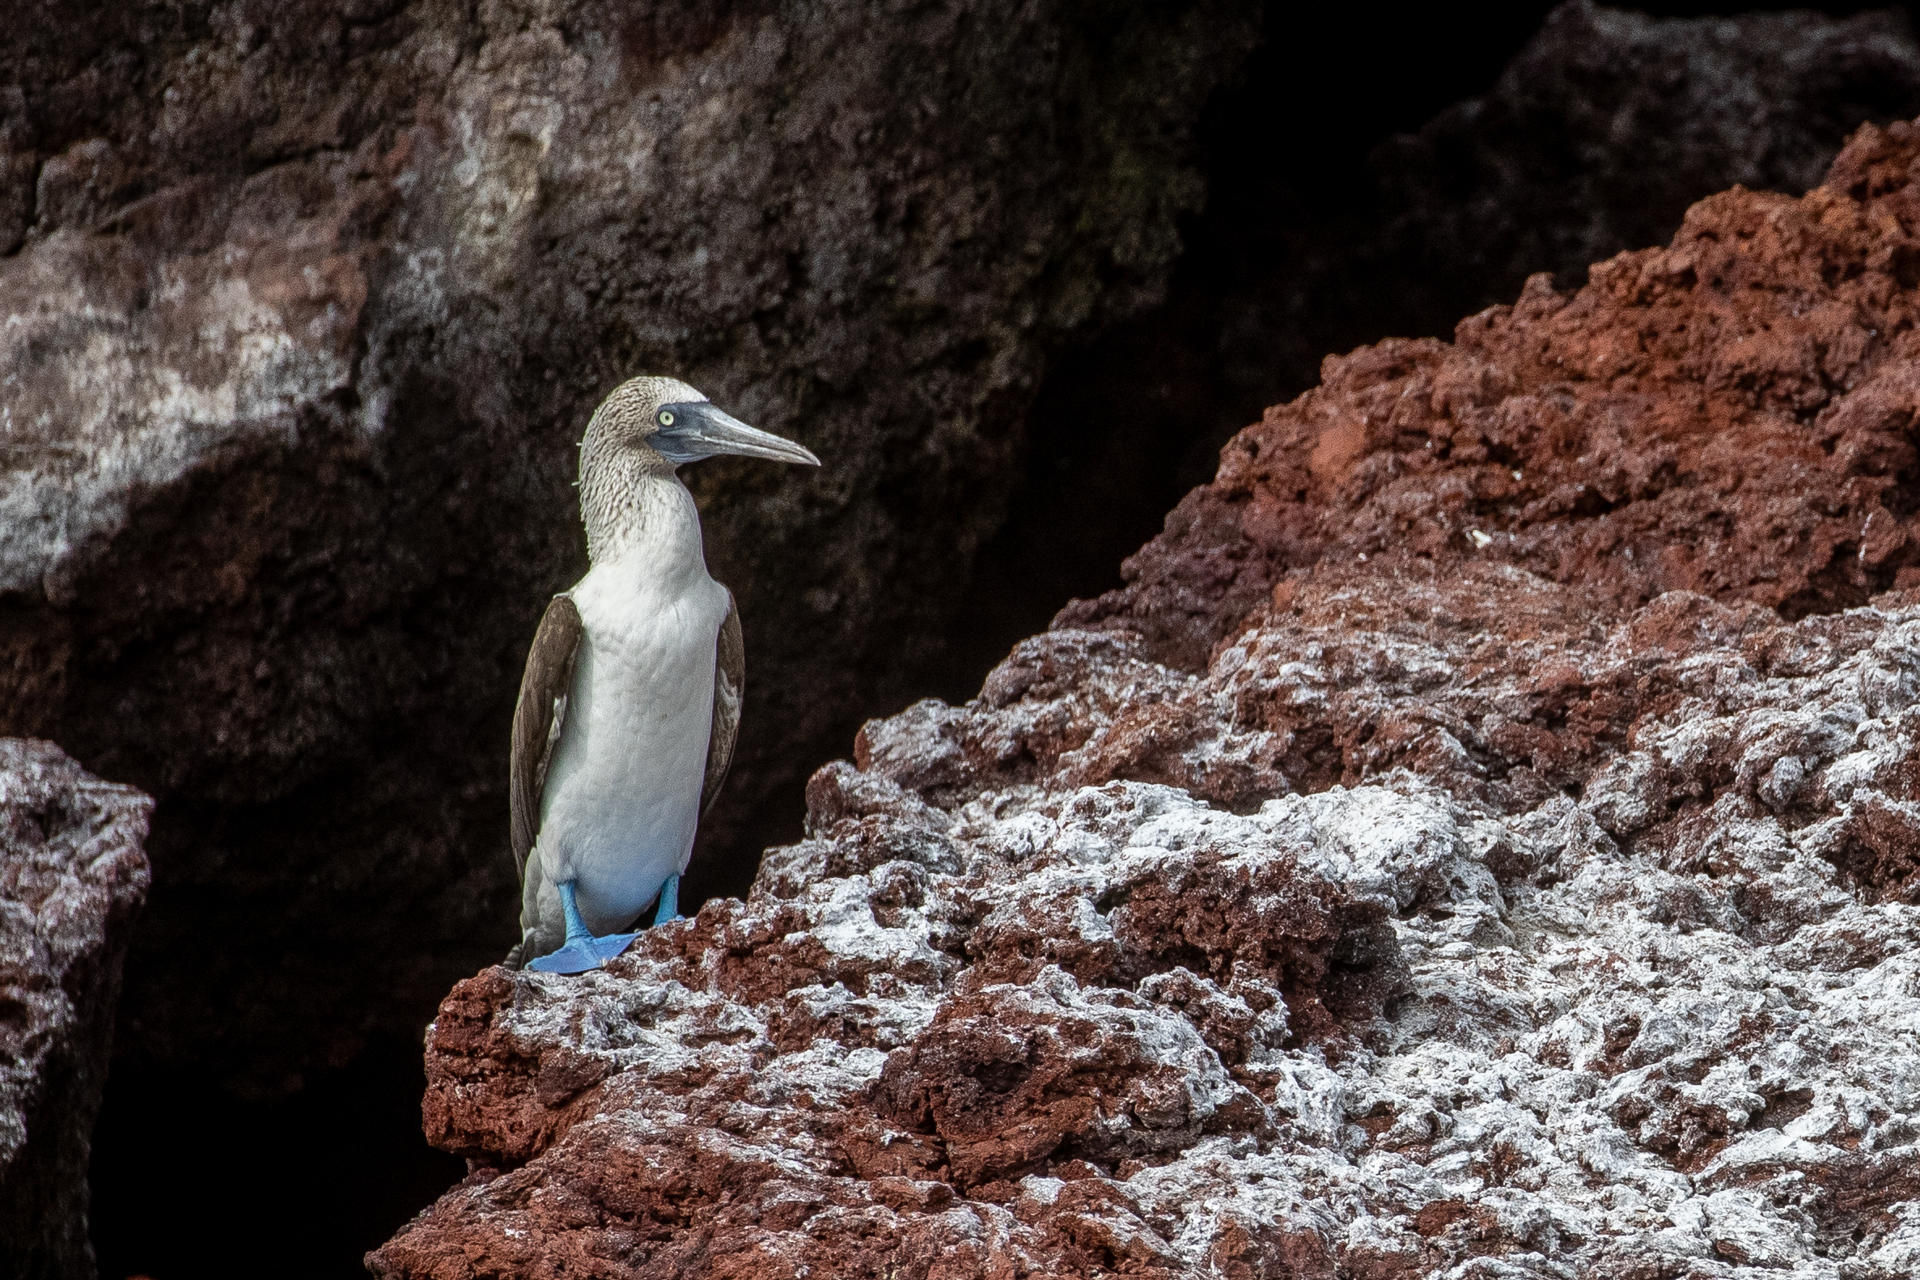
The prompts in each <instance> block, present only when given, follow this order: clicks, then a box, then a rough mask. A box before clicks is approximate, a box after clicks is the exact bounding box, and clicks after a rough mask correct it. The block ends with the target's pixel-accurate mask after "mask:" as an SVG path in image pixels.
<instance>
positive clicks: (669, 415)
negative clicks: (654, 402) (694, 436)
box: [660, 409, 673, 427]
mask: <svg viewBox="0 0 1920 1280" xmlns="http://www.w3.org/2000/svg"><path fill="white" fill-rule="evenodd" d="M660 425H661V426H663V427H670V426H672V425H673V410H671V409H662V410H661V411H660Z"/></svg>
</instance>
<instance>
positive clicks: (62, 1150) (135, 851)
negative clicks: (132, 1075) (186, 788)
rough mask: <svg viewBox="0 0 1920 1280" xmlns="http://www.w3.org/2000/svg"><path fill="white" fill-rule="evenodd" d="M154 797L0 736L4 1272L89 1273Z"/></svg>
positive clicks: (0, 1267) (31, 1279)
mask: <svg viewBox="0 0 1920 1280" xmlns="http://www.w3.org/2000/svg"><path fill="white" fill-rule="evenodd" d="M151 809H152V802H151V801H149V800H148V799H147V797H146V796H144V795H142V794H140V793H139V792H138V791H135V790H134V789H133V788H131V787H123V786H117V785H115V784H113V783H110V782H102V781H101V780H100V779H98V778H95V777H93V776H92V775H91V774H89V773H87V772H86V771H85V770H83V769H82V768H81V767H80V766H79V765H77V764H75V763H74V762H73V761H72V760H70V759H69V758H68V757H67V756H66V754H65V753H64V752H62V751H61V750H60V749H59V748H58V747H55V746H54V745H53V744H52V743H49V742H38V741H34V740H31V739H23V738H0V1275H6V1276H16V1277H20V1278H21V1280H56V1278H58V1280H67V1278H68V1277H71V1278H73V1280H91V1278H92V1276H93V1273H94V1272H93V1250H92V1248H91V1247H90V1246H89V1244H88V1243H87V1156H88V1152H89V1149H90V1143H91V1140H92V1133H93V1121H94V1117H95V1116H96V1115H97V1114H99V1111H100V1089H101V1086H102V1085H103V1084H104V1083H105V1082H106V1075H107V1051H108V1048H109V1045H110V1043H111V1041H112V1038H113V1009H114V1002H115V1000H116V998H117V997H118V996H119V993H120V967H121V962H122V961H123V960H124V959H125V958H126V953H127V937H128V933H129V930H130V928H131V926H132V923H133V917H134V914H135V913H136V912H137V911H138V910H139V909H140V906H141V904H142V903H143V902H144V901H145V900H146V896H147V857H146V854H145V853H144V852H143V851H142V849H141V842H142V841H143V840H145V839H146V835H147V815H148V813H149V812H150V810H151Z"/></svg>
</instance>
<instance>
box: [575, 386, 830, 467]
mask: <svg viewBox="0 0 1920 1280" xmlns="http://www.w3.org/2000/svg"><path fill="white" fill-rule="evenodd" d="M582 443H583V445H584V446H585V447H587V448H588V449H593V448H596V447H608V446H611V447H613V448H616V449H633V450H636V451H639V450H644V451H646V452H650V453H652V454H654V455H656V456H657V457H659V458H660V459H661V461H663V462H665V463H666V464H667V466H668V467H669V468H673V467H678V466H681V465H683V464H685V463H688V462H698V461H699V460H700V459H702V458H711V457H713V456H715V455H716V454H722V453H737V454H742V455H744V456H746V457H749V458H771V459H772V460H773V461H775V462H798V463H804V464H805V465H807V466H810V467H817V466H819V465H820V459H818V458H816V457H814V456H813V454H812V453H811V452H809V451H808V450H806V449H804V448H802V447H801V446H799V445H797V444H795V443H794V442H793V441H791V440H786V439H782V438H781V437H780V436H776V435H774V434H773V433H772V432H770V431H762V430H760V429H759V428H757V427H750V426H748V425H747V424H746V423H744V422H741V421H740V420H739V419H738V418H735V417H733V416H732V415H730V414H728V413H725V412H723V411H722V410H720V409H718V408H716V407H715V406H714V404H713V402H712V401H710V400H708V399H707V398H706V397H705V396H703V395H701V394H700V393H699V392H698V391H695V390H694V389H693V388H692V387H690V386H688V385H687V384H686V383H684V382H681V381H680V380H679V379H678V378H659V377H644V378H630V379H628V380H627V381H625V382H623V383H621V384H620V385H619V386H617V387H615V388H614V390H613V394H612V395H610V396H608V397H607V398H606V400H604V401H603V402H602V403H601V405H600V407H599V408H598V409H596V410H594V413H593V418H592V420H591V421H590V422H588V423H587V435H586V439H585V440H584V441H583V442H582Z"/></svg>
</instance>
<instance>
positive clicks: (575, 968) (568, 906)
mask: <svg viewBox="0 0 1920 1280" xmlns="http://www.w3.org/2000/svg"><path fill="white" fill-rule="evenodd" d="M557 888H558V889H559V891H560V909H561V911H563V912H565V913H566V917H567V941H566V945H565V946H563V947H561V948H560V949H559V950H558V951H550V952H548V953H547V954H546V955H544V956H541V957H539V958H538V959H536V960H530V961H528V962H527V968H529V969H532V970H534V971H535V972H536V973H585V972H586V971H587V970H589V969H598V968H600V967H601V966H602V965H604V964H606V962H607V961H609V960H611V959H613V958H614V957H615V956H617V955H619V954H620V953H621V952H622V951H625V950H626V949H627V947H628V946H629V945H630V944H631V943H632V942H633V940H634V939H635V938H637V937H639V936H640V935H639V934H637V933H606V934H601V935H600V936H598V937H595V936H594V935H593V934H591V933H589V932H588V931H587V924H586V921H584V920H582V919H581V918H580V906H579V904H578V903H577V902H575V901H574V886H573V881H571V880H563V881H561V882H560V884H559V885H558V886H557Z"/></svg>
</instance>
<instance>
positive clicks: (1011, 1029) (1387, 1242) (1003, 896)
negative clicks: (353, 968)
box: [370, 126, 1920, 1280]
mask: <svg viewBox="0 0 1920 1280" xmlns="http://www.w3.org/2000/svg"><path fill="white" fill-rule="evenodd" d="M1917 229H1920V129H1915V128H1911V127H1906V126H1902V127H1897V128H1893V129H1889V130H1884V131H1882V130H1876V129H1869V130H1866V131H1863V133H1862V134H1861V135H1859V136H1858V137H1857V138H1856V139H1855V141H1854V142H1853V143H1852V144H1851V145H1850V146H1849V148H1848V149H1847V151H1846V152H1845V154H1843V155H1842V157H1841V158H1840V160H1839V161H1838V162H1837V163H1836V165H1835V166H1834V169H1833V172H1832V175H1831V177H1830V180H1829V183H1828V184H1827V186H1825V187H1823V188H1822V189H1820V190H1817V191H1815V192H1813V193H1811V194H1810V195H1808V196H1807V197H1806V198H1805V199H1803V200H1797V201H1796V200H1790V199H1786V198H1783V197H1775V196H1763V195H1755V194H1752V193H1747V192H1742V191H1734V192H1731V193H1728V194H1726V195H1723V196H1720V197H1715V198H1714V199H1712V200H1709V201H1707V202H1706V203H1705V204H1703V205H1701V206H1699V207H1698V208H1696V209H1695V210H1694V211H1693V212H1692V213H1691V214H1690V215H1689V217H1688V220H1687V223H1686V226H1685V228H1684V229H1683V230H1682V232H1681V234H1680V235H1679V237H1677V238H1676V241H1675V243H1674V244H1673V245H1672V246H1670V247H1669V248H1667V249H1664V250H1655V251H1648V252H1644V253H1637V254H1627V255H1623V256H1621V257H1620V258H1617V259H1615V260H1613V261H1612V262H1610V263H1607V264H1603V265H1602V266H1601V267H1597V268H1596V269H1595V271H1594V273H1593V280H1592V282H1591V283H1590V284H1589V285H1588V286H1587V287H1586V288H1584V289H1582V290H1580V291H1579V292H1578V293H1576V294H1573V295H1571V296H1562V295H1558V294H1555V293H1554V292H1553V291H1552V290H1551V288H1550V287H1548V286H1547V285H1546V284H1545V283H1544V282H1540V283H1536V284H1534V285H1532V286H1530V287H1529V289H1528V291H1527V293H1526V294H1525V295H1524V296H1523V297H1522V299H1521V300H1520V302H1519V303H1518V304H1516V305H1515V306H1514V307H1512V308H1500V309H1496V310H1495V311H1493V312H1490V313H1488V314H1486V315H1482V316H1479V317H1475V318H1474V319H1473V320H1470V321H1468V322H1466V323H1464V324H1463V325H1462V327H1461V331H1460V335H1459V338H1458V340H1457V341H1456V342H1455V343H1453V344H1446V343H1439V342H1426V343H1388V344H1383V345H1382V346H1381V347H1379V348H1374V349H1370V350H1364V351H1361V352H1357V353H1355V354H1354V355H1352V356H1349V357H1346V358H1344V359H1341V360H1334V361H1330V362H1329V364H1328V378H1327V381H1326V383H1325V385H1324V386H1323V387H1321V388H1320V389H1318V390H1316V391H1314V392H1311V393H1309V394H1308V395H1306V396H1303V397H1302V398H1301V399H1300V400H1299V401H1297V402H1295V403H1294V404H1292V405H1289V406H1283V407H1282V408H1279V409H1276V410H1273V411H1271V412H1270V413H1269V414H1268V416H1267V418H1266V420H1265V421H1264V422H1263V423H1262V424H1260V425H1259V426H1256V427H1253V428H1250V429H1249V430H1248V431H1247V432H1246V433H1243V435H1242V436H1241V437H1240V438H1238V439H1237V440H1236V441H1235V442H1234V444H1233V446H1231V447H1230V448H1229V450H1228V451H1227V453H1226V455H1225V456H1224V458H1223V465H1222V469H1221V474H1220V477H1219V479H1217V480H1216V481H1215V482H1214V483H1213V484H1212V485H1210V486H1207V487H1206V488H1205V489H1203V490H1201V491H1199V492H1197V493H1195V494H1194V495H1193V496H1191V497H1190V498H1189V499H1188V500H1187V502H1185V503H1184V504H1183V505H1182V507H1181V509H1180V510H1179V511H1178V512H1176V513H1175V516H1174V517H1173V518H1172V519H1171V520H1170V521H1169V525H1168V530H1167V533H1166V534H1165V535H1163V537H1162V538H1161V539H1159V540H1158V541H1157V542H1156V543H1154V544H1153V545H1151V546H1149V547H1148V548H1147V549H1145V550H1144V551H1143V552H1142V553H1141V555H1140V556H1139V557H1138V558H1136V560H1135V561H1134V562H1133V563H1132V566H1131V568H1130V575H1131V577H1132V583H1131V585H1130V586H1129V588H1128V589H1127V590H1126V591H1124V592H1121V593H1117V594H1116V595H1115V596H1112V597H1110V598H1108V599H1106V600H1103V601H1101V602H1098V603H1096V604H1088V605H1083V606H1076V607H1075V608H1074V609H1072V610H1069V611H1068V612H1067V613H1066V614H1065V615H1063V618H1062V620H1061V621H1060V623H1059V624H1058V625H1057V626H1056V628H1055V630H1053V631H1052V632H1050V633H1048V634H1046V635H1043V636H1038V637H1035V638H1033V639H1032V640H1029V641H1027V642H1026V643H1024V644H1023V645H1021V646H1020V647H1019V648H1018V649H1016V650H1015V652H1014V654H1013V655H1012V656H1010V658H1009V659H1008V661H1007V662H1006V663H1005V664H1003V665H1002V666H1001V667H1000V668H999V669H998V670H997V671H996V672H995V673H994V674H993V676H992V677H991V678H990V679H989V680H988V682H987V685H986V686H985V688H983V690H982V692H981V695H980V697H979V698H977V699H975V700H974V701H973V702H971V703H969V704H967V705H966V706H964V707H948V706H945V705H943V704H939V703H931V702H929V703H921V704H919V705H917V706H915V707H913V708H910V709H909V710H908V711H907V712H905V713H903V714H901V715H900V716H896V717H894V718H892V719H890V720H886V721H879V722H875V723H871V724H869V725H868V726H867V727H866V728H865V729H864V730H862V732H861V735H860V738H859V740H858V742H857V744H856V759H855V762H854V763H853V764H851V765H848V764H838V765H832V766H829V767H828V768H827V769H825V770H822V771H821V772H820V773H819V774H818V775H816V777H815V778H814V780H813V783H812V785H811V786H810V788H809V824H810V826H809V831H810V835H809V838H808V839H807V840H806V841H804V842H802V843H800V844H798V845H794V846H791V847H788V848H784V849H778V850H774V851H771V852H770V853H769V854H768V856H767V859H766V862H765V863H764V865H763V867H762V870H761V874H760V878H759V880H758V881H757V883H756V885H755V888H754V891H753V893H752V895H751V896H750V897H749V898H748V900H747V901H745V902H732V901H726V902H722V901H716V902H710V903H709V904H707V906H706V907H704V908H703V909H702V911H701V912H700V915H699V916H698V918H697V919H695V920H693V921H691V922H687V923H684V924H678V925H674V926H669V927H667V928H664V929H660V930H655V931H653V932H652V933H649V934H648V935H646V936H645V937H643V938H642V939H641V941H640V942H639V943H638V944H636V946H635V948H634V949H633V951H632V952H631V953H630V954H629V955H628V956H626V957H623V958H622V959H621V960H620V961H617V962H615V964H614V965H613V966H612V967H611V968H610V969H609V971H607V972H604V973H600V974H595V975H590V976H587V977H584V978H580V979H573V980H557V979H552V978H547V977H542V976H539V975H531V974H519V975H511V974H507V973H505V972H504V971H501V970H489V971H487V972H485V973H483V974H481V975H479V976H478V977H475V978H473V979H470V980H468V981H467V982H465V983H463V984H462V985H461V986H460V987H459V988H457V989H456V990H455V992H454V994H453V996H452V997H450V998H449V999H448V1001H447V1002H446V1003H445V1004H444V1005H443V1006H442V1012H441V1017H440V1019H439V1020H438V1021H437V1022H436V1024H435V1026H434V1028H433V1029H432V1032H431V1034H430V1039H429V1045H428V1070H429V1090H428V1096H427V1102H426V1114H427V1122H428V1132H429V1135H430V1136H431V1137H432V1138H433V1139H434V1141H436V1142H437V1143H439V1144H440V1145H442V1146H444V1147H446V1148H447V1149H449V1150H454V1151H458V1152H460V1153H463V1154H465V1155H467V1156H468V1157H469V1159H470V1160H472V1161H473V1172H472V1174H471V1176H470V1177H469V1178H468V1179H467V1181H466V1182H465V1183H464V1184H462V1185H461V1186H460V1187H458V1188H456V1189H455V1190H453V1191H452V1192H450V1193H449V1194H448V1195H447V1196H446V1197H445V1198H444V1199H443V1200H442V1201H441V1202H440V1203H439V1204H438V1205H436V1206H435V1207H434V1208H432V1209H431V1210H429V1211H428V1212H427V1213H425V1214H423V1215H422V1216H421V1217H420V1218H419V1219H417V1220H416V1221H415V1222H414V1223H413V1224H411V1225H410V1226H409V1227H408V1228H407V1229H405V1230H404V1231H403V1232H401V1234H400V1235H399V1236H397V1237H396V1238H395V1239H394V1240H393V1241H391V1242H390V1243H389V1244H388V1245H386V1246H385V1247H384V1248H382V1249H381V1250H379V1251H377V1252H376V1253H375V1254H373V1255H372V1256H371V1258H370V1263H371V1265H372V1266H373V1268H374V1270H375V1272H376V1274H379V1275H382V1276H435V1277H456V1276H457V1277H462V1278H463V1280H464V1278H466V1277H475V1276H496V1275H498V1276H505V1275H534V1276H540V1275H562V1274H568V1275H575V1274H588V1275H596V1276H609V1277H613V1276H639V1275H658V1274H676V1273H679V1272H683V1271H695V1270H697V1271H699V1272H701V1273H702V1274H712V1275H730V1276H741V1277H746V1276H759V1275H775V1274H777V1275H794V1274H800V1273H801V1272H802V1271H803V1270H805V1271H807V1272H808V1273H810V1274H833V1275H846V1276H866V1275H873V1276H881V1275H905V1276H962V1275H964V1276H974V1275H994V1276H1017V1275H1030V1274H1048V1275H1072V1276H1089V1277H1091V1276H1102V1275H1116V1274H1132V1275H1142V1276H1169V1277H1172V1276H1179V1277H1189V1276H1191V1277H1216V1276H1217V1277H1240V1276H1247V1277H1251V1276H1258V1275H1272V1274H1290V1275H1301V1276H1310V1277H1328V1278H1329V1280H1330V1278H1331V1277H1334V1276H1354V1275H1366V1276H1383V1277H1384V1276H1419V1275H1433V1274H1441V1273H1449V1274H1453V1273H1458V1274H1486V1275H1543V1276H1544V1275H1574V1276H1595V1277H1598V1276H1619V1275H1686V1276H1697V1277H1729V1278H1731V1277H1735V1276H1737V1275H1741V1274H1748V1273H1749V1272H1750V1269H1753V1268H1766V1269H1768V1271H1769V1273H1770V1274H1780V1275H1789V1276H1795V1277H1806V1278H1807V1280H1812V1278H1813V1277H1816V1276H1829V1275H1833V1274H1836V1273H1837V1274H1849V1275H1857V1276H1861V1277H1882V1276H1885V1277H1893V1276H1900V1275H1906V1274H1911V1273H1912V1272H1913V1271H1914V1270H1915V1267H1916V1265H1920V1184H1916V1183H1915V1181H1914V1179H1913V1178H1912V1177H1911V1175H1910V1173H1909V1172H1907V1171H1908V1170H1909V1169H1910V1168H1911V1166H1912V1163H1913V1161H1914V1160H1915V1159H1916V1157H1920V1102H1916V1100H1915V1094H1914V1092H1913V1090H1912V1088H1911V1083H1910V1082H1911V1076H1912V1061H1913V1053H1912V1045H1913V1042H1914V1037H1915V1036H1916V1035H1920V1002H1916V999H1915V997H1914V994H1913V991H1914V989H1915V982H1914V970H1915V967H1916V963H1920V962H1916V960H1915V958H1914V956H1915V949H1914V940H1915V938H1916V937H1920V875H1916V873H1915V870H1914V868H1915V866H1916V858H1917V857H1920V855H1917V854H1916V852H1915V851H1916V849H1917V848H1920V841H1916V839H1915V833H1916V832H1920V818H1916V816H1915V814H1916V813H1920V807H1916V806H1920V794H1916V791H1915V786H1914V783H1913V781H1912V780H1913V779H1914V778H1915V777H1916V776H1920V736H1917V735H1916V733H1915V724H1916V721H1915V712H1914V707H1915V705H1916V700H1920V603H1916V597H1915V596H1914V595H1913V594H1911V593H1909V592H1908V591H1906V590H1903V589H1899V588H1902V587H1904V585H1905V583H1904V579H1903V577H1902V574H1903V571H1905V570H1907V569H1908V568H1909V566H1910V565H1911V564H1913V563H1914V562H1915V557H1914V554H1913V553H1912V552H1911V551H1910V550H1909V538H1910V537H1911V533H1912V530H1911V524H1910V519H1911V510H1910V508H1911V505H1912V504H1911V501H1910V497H1911V495H1910V493H1909V490H1910V489H1911V488H1912V486H1913V480H1914V477H1913V475H1912V474H1910V468H1911V466H1912V458H1913V453H1912V445H1911V442H1910V437H1911V432H1912V430H1913V429H1914V427H1915V415H1916V414H1920V385H1917V384H1915V383H1914V382H1912V381H1911V380H1909V379H1906V378H1905V377H1904V376H1903V373H1902V370H1903V368H1904V366H1905V365H1906V364H1908V363H1911V362H1912V359H1913V356H1914V354H1915V353H1914V350H1913V344H1914V343H1915V341H1917V339H1915V337H1914V326H1913V309H1914V307H1915V305H1916V303H1915V298H1916V296H1920V294H1917V293H1916V288H1915V285H1916V281H1915V279H1914V278H1912V275H1911V272H1910V271H1909V264H1908V262H1907V259H1908V258H1910V257H1912V256H1913V252H1914V248H1913V236H1914V235H1915V234H1916V230H1917Z"/></svg>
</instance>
